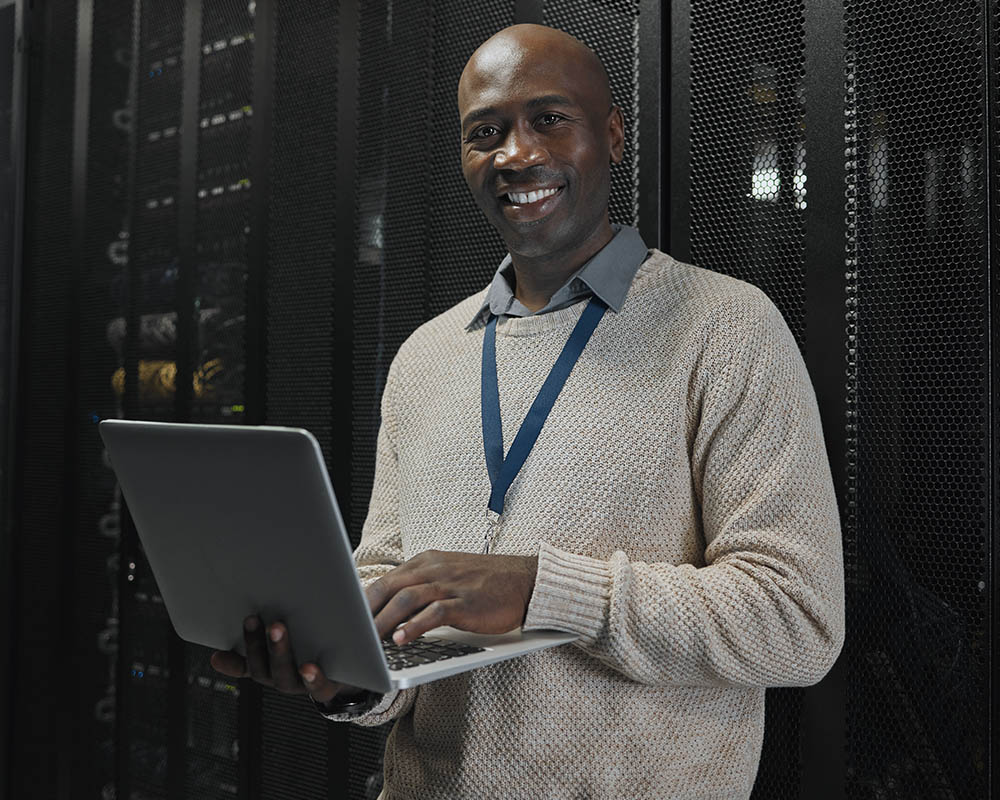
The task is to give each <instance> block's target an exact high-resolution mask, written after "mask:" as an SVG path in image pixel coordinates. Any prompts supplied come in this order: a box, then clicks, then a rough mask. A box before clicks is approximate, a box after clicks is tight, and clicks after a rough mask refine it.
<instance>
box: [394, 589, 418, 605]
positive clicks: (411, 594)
mask: <svg viewBox="0 0 1000 800" xmlns="http://www.w3.org/2000/svg"><path fill="white" fill-rule="evenodd" d="M417 600H418V598H417V591H416V590H415V589H413V588H412V587H409V586H407V587H405V588H404V589H400V590H399V591H398V592H397V593H396V601H397V602H398V603H400V604H401V605H404V606H412V605H414V604H415V603H416V602H417Z"/></svg>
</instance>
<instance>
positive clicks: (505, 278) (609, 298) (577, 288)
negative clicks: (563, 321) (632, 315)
mask: <svg viewBox="0 0 1000 800" xmlns="http://www.w3.org/2000/svg"><path fill="white" fill-rule="evenodd" d="M611 227H612V229H613V230H614V231H615V235H614V236H613V237H611V241H610V242H608V243H607V244H606V245H604V247H603V248H601V249H600V250H599V251H598V252H597V253H595V254H594V255H593V256H592V257H591V259H590V260H589V261H587V263H585V264H584V265H583V266H582V267H580V269H578V270H577V271H576V272H574V273H573V274H572V275H571V276H570V278H569V280H567V281H566V283H564V284H563V285H562V287H561V288H560V289H559V290H558V291H557V292H556V293H555V294H554V295H552V297H551V298H550V299H549V302H548V303H547V304H546V305H545V307H544V308H541V309H539V310H538V311H532V310H531V309H529V308H527V307H526V306H525V305H524V304H523V303H521V301H520V300H518V299H517V298H516V297H514V291H513V289H511V282H512V278H513V274H512V273H513V269H514V265H513V263H512V262H511V259H510V253H508V254H507V255H506V256H505V257H504V260H503V261H501V262H500V266H499V267H498V268H497V271H496V273H495V274H494V275H493V282H492V283H491V284H490V288H489V290H488V291H487V292H486V299H485V300H484V301H483V304H482V306H480V308H479V310H478V311H477V312H476V315H475V316H474V317H473V318H472V321H471V322H470V323H469V324H468V325H467V326H466V330H471V329H472V328H474V327H476V326H477V325H479V324H485V323H486V322H487V321H488V320H489V318H490V315H494V316H497V317H501V316H503V315H507V316H510V317H528V316H531V315H532V314H545V313H546V312H548V311H555V310H556V309H559V308H566V307H567V306H571V305H573V304H574V303H577V302H579V301H580V300H581V299H582V298H584V297H589V296H590V295H592V294H596V295H597V296H598V297H600V298H601V300H603V301H604V302H605V303H607V305H608V307H609V308H610V309H611V310H612V311H614V312H616V313H617V312H618V311H621V307H622V303H624V302H625V295H626V294H628V289H629V287H630V286H631V285H632V279H633V278H634V277H635V273H636V272H638V270H639V265H640V264H642V262H643V261H645V260H646V256H647V255H649V250H648V248H647V247H646V244H645V242H643V241H642V237H641V236H639V231H637V230H636V229H635V228H630V227H627V226H625V225H612V226H611Z"/></svg>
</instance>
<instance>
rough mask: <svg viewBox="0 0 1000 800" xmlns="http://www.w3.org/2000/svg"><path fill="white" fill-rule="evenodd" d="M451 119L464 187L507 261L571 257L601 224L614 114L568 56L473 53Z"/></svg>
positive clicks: (616, 139) (617, 123)
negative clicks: (458, 124)
mask: <svg viewBox="0 0 1000 800" xmlns="http://www.w3.org/2000/svg"><path fill="white" fill-rule="evenodd" d="M595 83H596V84H597V85H595ZM459 114H460V117H461V120H462V172H463V173H464V175H465V180H466V182H467V183H468V184H469V189H470V190H471V191H472V194H473V196H474V197H475V198H476V202H477V203H478V205H479V207H480V208H481V209H482V210H483V213H485V214H486V216H487V218H488V219H489V220H490V222H491V223H492V224H493V225H494V226H495V227H496V228H497V230H498V231H499V232H500V235H501V236H502V237H503V239H504V242H505V243H506V244H507V247H508V249H509V250H510V251H511V253H512V254H515V255H522V256H525V257H528V258H545V257H548V256H557V255H559V254H561V253H568V252H572V251H573V250H574V249H576V248H578V247H580V246H581V245H582V244H583V243H584V242H585V241H586V240H587V239H588V237H591V236H593V235H595V233H596V232H598V231H599V230H600V229H601V226H602V225H606V224H607V205H608V193H609V191H610V182H611V173H610V163H611V161H612V160H614V161H620V160H621V157H622V148H623V142H624V139H623V134H622V124H621V112H620V111H619V110H618V109H617V108H612V107H611V105H610V103H609V102H608V95H607V89H606V87H605V88H603V90H602V88H601V86H600V84H599V82H595V81H594V79H593V75H592V73H591V72H589V71H587V70H582V69H579V68H577V69H574V61H573V59H572V58H571V57H567V56H566V55H565V54H563V53H560V52H558V49H556V51H555V52H544V51H542V52H539V48H534V49H533V48H531V47H523V48H522V47H518V46H511V47H504V46H503V45H502V44H501V45H500V46H499V47H495V48H491V49H489V50H487V51H486V52H485V53H477V54H476V56H474V57H473V60H472V61H471V62H470V64H469V66H468V67H467V68H466V71H465V73H464V74H463V76H462V81H461V83H460V85H459Z"/></svg>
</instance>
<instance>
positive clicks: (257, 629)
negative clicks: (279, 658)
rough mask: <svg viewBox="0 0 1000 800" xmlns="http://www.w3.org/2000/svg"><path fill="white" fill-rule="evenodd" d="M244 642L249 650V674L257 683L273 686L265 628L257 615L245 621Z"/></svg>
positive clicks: (252, 615)
mask: <svg viewBox="0 0 1000 800" xmlns="http://www.w3.org/2000/svg"><path fill="white" fill-rule="evenodd" d="M243 642H244V643H245V644H246V648H247V672H249V674H250V677H251V678H253V679H254V680H255V681H257V683H262V684H264V685H265V686H272V685H273V682H272V680H271V661H270V659H269V658H268V655H267V642H266V641H264V626H263V625H262V624H261V622H260V617H258V616H257V615H256V614H251V615H250V616H249V617H247V618H246V619H245V620H243Z"/></svg>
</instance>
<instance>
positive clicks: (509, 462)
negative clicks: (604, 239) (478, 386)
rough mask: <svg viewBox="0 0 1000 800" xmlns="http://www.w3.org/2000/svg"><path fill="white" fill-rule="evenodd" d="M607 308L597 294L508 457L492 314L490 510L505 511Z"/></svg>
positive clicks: (486, 352)
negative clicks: (514, 485) (511, 490)
mask: <svg viewBox="0 0 1000 800" xmlns="http://www.w3.org/2000/svg"><path fill="white" fill-rule="evenodd" d="M607 310H608V307H607V306H606V305H605V304H604V302H603V301H602V300H601V299H600V298H598V297H597V295H594V296H592V297H591V298H590V302H589V303H588V304H587V307H586V308H585V309H584V310H583V314H581V315H580V319H579V320H578V321H577V323H576V327H575V328H573V332H572V333H571V334H570V336H569V340H568V341H567V342H566V344H565V345H564V346H563V349H562V352H561V353H560V354H559V358H557V359H556V363H555V365H554V366H553V367H552V370H551V371H550V372H549V376H548V377H547V378H546V379H545V383H543V384H542V388H541V390H540V391H539V392H538V397H536V398H535V402H533V403H532V404H531V408H530V409H528V414H527V416H526V417H525V418H524V422H522V423H521V428H520V430H518V432H517V435H516V436H515V437H514V442H513V444H511V446H510V452H509V453H507V458H504V457H503V424H502V422H501V420H500V387H499V386H498V385H497V318H496V317H494V316H491V317H490V321H489V322H488V323H487V324H486V333H485V335H484V336H483V388H482V414H483V448H484V449H485V451H486V471H487V473H489V476H490V486H491V487H492V488H491V491H490V502H489V509H490V511H492V512H494V513H495V514H502V513H503V504H504V498H505V497H506V496H507V490H508V489H509V488H510V485H511V484H512V483H513V482H514V478H516V477H517V473H518V472H520V471H521V467H522V466H523V465H524V462H525V461H526V460H527V458H528V453H530V452H531V448H532V447H533V446H534V444H535V441H536V440H537V439H538V434H539V433H541V431H542V426H543V425H544V424H545V420H546V418H547V417H548V416H549V412H550V411H551V410H552V406H553V405H555V402H556V398H557V397H558V396H559V392H560V391H562V388H563V386H564V385H565V383H566V379H567V378H568V377H569V374H570V372H572V371H573V367H574V366H575V365H576V362H577V360H578V359H579V358H580V353H582V352H583V348H584V347H586V346H587V342H588V341H590V337H591V334H593V332H594V329H595V328H597V324H598V323H599V322H600V321H601V317H603V316H604V312H605V311H607Z"/></svg>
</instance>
